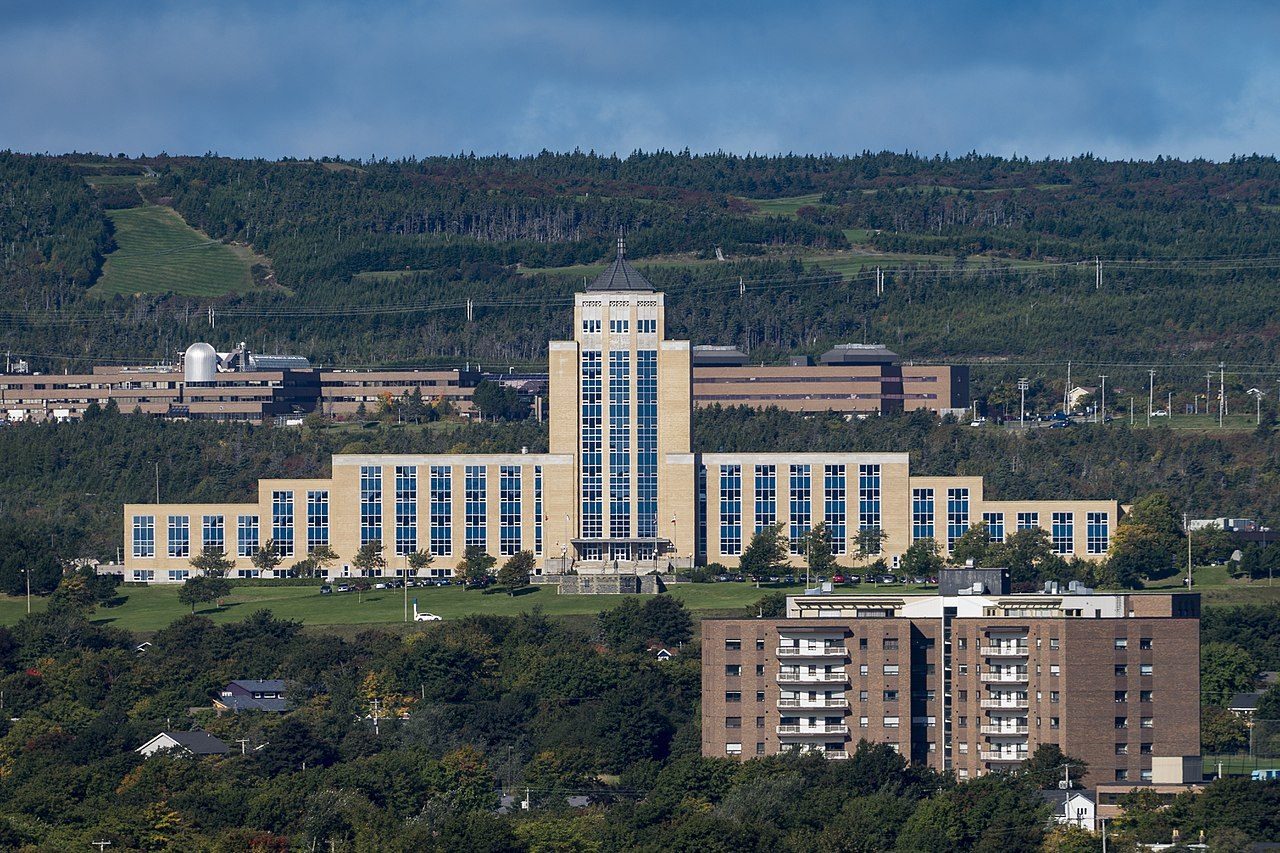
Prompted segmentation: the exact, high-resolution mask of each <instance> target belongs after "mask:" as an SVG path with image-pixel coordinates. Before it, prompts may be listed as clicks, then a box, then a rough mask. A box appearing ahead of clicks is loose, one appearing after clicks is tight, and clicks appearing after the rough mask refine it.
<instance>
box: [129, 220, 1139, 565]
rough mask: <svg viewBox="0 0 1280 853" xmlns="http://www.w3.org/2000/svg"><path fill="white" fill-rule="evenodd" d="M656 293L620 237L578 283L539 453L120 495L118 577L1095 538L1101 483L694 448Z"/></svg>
mask: <svg viewBox="0 0 1280 853" xmlns="http://www.w3.org/2000/svg"><path fill="white" fill-rule="evenodd" d="M664 311H665V307H664V300H663V294H662V293H659V292H656V291H655V290H654V288H653V286H652V285H651V284H650V283H649V282H648V281H646V280H645V279H644V277H643V276H641V275H640V274H639V273H638V272H637V271H636V270H635V269H634V268H633V267H632V266H631V265H630V264H629V263H627V261H626V260H625V258H624V256H623V253H622V249H621V245H620V246H619V254H618V257H617V259H616V260H615V261H614V262H613V263H612V264H611V265H610V267H609V268H608V269H607V270H606V271H605V272H604V273H602V274H601V275H600V276H599V277H598V278H597V279H596V280H595V281H594V282H593V283H592V284H591V285H589V286H588V287H587V289H586V291H585V292H583V293H578V294H576V296H575V300H574V310H573V339H572V340H565V341H552V342H551V343H550V347H549V358H548V361H549V367H550V389H549V407H548V414H547V417H548V420H549V429H550V445H549V450H548V452H547V453H518V454H469V455H457V454H446V455H401V456H390V455H336V456H334V457H333V466H332V475H331V476H330V477H327V478H324V479H315V480H283V479H276V480H262V481H260V482H259V486H258V494H257V495H256V496H255V498H254V499H253V500H252V501H250V502H247V503H243V504H219V505H180V504H167V505H160V506H155V505H143V504H129V505H126V506H125V509H124V531H123V535H124V546H125V566H126V580H155V581H181V580H182V579H184V578H185V577H186V576H187V573H188V572H189V568H190V567H189V564H188V561H189V559H190V557H191V556H192V555H193V554H196V553H198V552H199V551H200V550H201V549H203V548H205V547H215V548H221V549H223V550H224V552H225V553H226V554H227V555H228V556H229V557H232V558H234V559H235V563H236V569H235V572H236V573H238V574H240V575H252V574H253V572H254V569H253V568H252V565H251V563H250V557H251V556H252V555H253V553H254V552H255V551H256V550H257V549H258V548H259V547H261V546H263V545H264V544H265V543H266V542H267V541H268V540H270V541H272V542H274V543H275V545H276V546H277V548H278V550H279V552H280V554H281V556H282V557H283V558H284V564H283V565H284V566H288V565H289V564H290V563H292V562H293V561H295V560H297V559H299V558H301V557H303V556H305V555H306V554H307V553H308V551H310V550H311V549H313V548H315V547H318V546H320V545H328V546H330V547H332V548H333V549H334V550H335V551H336V552H337V553H338V554H339V556H340V558H341V562H340V563H339V564H338V565H337V566H335V567H334V569H333V571H334V572H335V573H337V574H338V575H345V574H348V573H350V572H351V571H352V569H351V568H350V561H351V558H352V557H353V556H354V555H355V553H356V551H357V550H358V549H359V548H360V547H361V545H362V544H363V543H366V542H368V541H370V540H373V539H377V540H380V541H381V542H382V543H383V544H384V546H385V547H386V556H387V561H388V569H387V571H388V572H396V573H401V572H404V571H406V566H405V563H406V560H407V556H408V555H409V554H410V553H411V552H413V551H416V550H425V551H429V552H431V553H432V554H433V555H434V556H435V561H434V563H433V565H432V567H431V569H430V572H431V573H432V574H444V575H448V574H450V573H451V572H452V570H453V567H455V566H456V565H457V564H458V563H459V561H460V560H461V559H462V556H463V552H464V550H465V549H466V547H467V546H471V545H475V546H479V547H482V548H484V549H486V550H487V551H488V552H489V553H490V554H493V555H495V556H497V557H499V558H502V557H506V556H509V555H512V554H515V553H517V552H518V551H521V550H529V551H532V552H534V554H535V555H536V556H537V557H538V558H539V566H540V568H541V569H543V570H546V571H552V572H555V571H562V570H564V569H566V568H568V567H569V566H571V565H572V566H575V567H576V568H578V569H579V570H589V569H591V568H593V567H594V568H604V567H610V568H612V567H613V566H615V565H616V566H617V567H618V568H624V567H625V568H627V569H628V570H633V569H634V570H644V571H648V570H650V569H653V568H663V569H665V568H667V567H679V566H681V565H687V564H689V563H690V562H698V563H703V562H720V563H725V564H727V565H734V564H736V563H737V561H738V558H739V556H740V555H741V553H742V550H743V548H744V547H745V546H746V544H747V543H748V542H749V541H750V539H751V536H752V534H753V533H754V532H755V531H757V530H759V529H761V528H762V527H765V526H769V525H775V524H781V525H783V527H784V531H785V532H786V534H787V535H788V537H789V538H790V540H791V541H792V543H793V545H792V561H793V562H795V563H799V562H801V561H802V547H801V545H800V544H799V543H800V540H801V538H802V536H803V534H804V533H805V532H807V531H808V530H809V529H811V528H812V527H813V526H815V525H816V524H818V523H825V524H826V526H827V529H828V531H829V533H830V536H831V545H832V550H833V552H834V555H835V557H836V559H837V561H838V562H839V563H840V564H841V565H844V566H849V565H852V564H853V563H854V551H855V541H856V537H857V533H858V531H860V530H864V529H878V530H880V531H882V532H883V533H884V535H885V538H884V543H883V555H884V556H885V557H886V558H888V559H889V560H890V561H891V562H896V561H897V559H898V558H899V557H900V556H901V555H902V553H903V552H904V551H905V550H906V549H907V547H908V546H910V545H911V543H912V542H913V541H915V540H918V539H921V538H925V537H928V538H935V539H936V540H937V541H938V542H939V544H940V545H941V546H942V547H943V549H944V550H949V549H950V548H951V546H952V545H953V544H954V542H955V541H956V539H957V538H958V537H959V536H960V535H961V534H962V533H963V532H964V531H965V530H966V529H968V527H969V526H970V525H971V524H973V523H976V522H979V521H984V522H986V523H987V525H988V530H989V531H990V533H991V535H992V536H993V537H995V538H1004V536H1005V535H1006V534H1007V533H1010V532H1012V531H1014V530H1016V529H1019V528H1034V527H1042V528H1044V529H1045V530H1046V531H1048V532H1049V534H1050V537H1051V540H1052V542H1053V546H1054V548H1055V549H1056V550H1057V551H1058V552H1059V553H1061V554H1067V555H1072V554H1074V555H1078V556H1080V557H1084V558H1091V559H1096V558H1101V557H1102V556H1103V555H1105V554H1106V552H1107V548H1108V545H1109V542H1110V536H1111V531H1112V530H1113V528H1114V526H1115V524H1116V522H1117V520H1118V516H1119V506H1118V505H1117V504H1116V502H1114V501H1069V500H1061V501H993V500H988V499H987V498H986V496H985V494H984V492H983V483H982V479H981V478H980V477H918V476H914V475H912V473H911V471H910V460H909V456H908V454H906V453H839V454H833V453H714V454H712V453H706V454H698V453H695V452H694V449H693V446H692V435H691V434H692V412H693V399H692V397H693V392H692V388H693V383H692V375H693V371H692V349H691V347H690V345H689V342H688V341H674V340H667V339H666V335H665V331H664V330H665V322H664V321H665V315H664ZM347 402H348V403H350V402H351V401H347Z"/></svg>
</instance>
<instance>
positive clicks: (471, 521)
mask: <svg viewBox="0 0 1280 853" xmlns="http://www.w3.org/2000/svg"><path fill="white" fill-rule="evenodd" d="M463 476H464V481H463V496H462V497H463V514H464V515H465V516H466V518H465V519H464V521H465V524H466V531H465V533H466V536H465V544H466V545H468V546H470V545H478V546H480V547H481V548H488V547H489V527H488V524H489V519H488V512H489V493H488V484H487V482H486V477H487V472H486V470H485V467H484V466H483V465H468V466H467V467H466V470H465V471H464V472H463Z"/></svg>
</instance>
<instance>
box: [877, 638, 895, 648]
mask: <svg viewBox="0 0 1280 853" xmlns="http://www.w3.org/2000/svg"><path fill="white" fill-rule="evenodd" d="M881 646H882V647H883V648H884V650H885V651H897V650H898V640H897V638H896V637H885V638H884V640H883V641H881Z"/></svg>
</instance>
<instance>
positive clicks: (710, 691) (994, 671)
mask: <svg viewBox="0 0 1280 853" xmlns="http://www.w3.org/2000/svg"><path fill="white" fill-rule="evenodd" d="M975 584H977V586H976V588H975ZM1008 590H1009V586H1008V573H1007V570H1002V569H995V570H991V569H986V570H982V569H979V570H972V569H970V570H948V571H946V572H944V575H943V578H942V587H941V590H940V594H938V595H890V594H874V595H858V594H838V595H833V594H822V595H805V596H794V597H791V598H789V599H788V605H787V617H786V618H783V619H715V620H713V619H709V620H706V621H704V622H703V625H702V642H703V669H702V695H703V706H702V707H703V711H702V714H703V719H702V732H703V735H702V736H703V741H702V748H703V754H704V755H707V756H725V755H729V756H742V757H745V758H750V757H753V756H757V755H772V754H775V753H778V752H782V751H787V750H816V751H818V752H821V753H822V754H824V755H826V756H827V757H828V758H831V759H842V758H847V757H848V756H849V755H850V754H851V752H852V750H853V749H854V748H855V746H856V744H857V743H858V741H859V740H867V741H871V742H881V743H888V744H891V745H892V746H893V747H894V748H895V749H897V750H898V751H899V752H901V753H902V754H903V755H904V756H907V757H909V758H910V760H911V761H913V762H919V763H924V764H928V765H930V766H932V767H935V768H937V769H939V770H954V771H955V773H956V775H957V776H959V777H960V778H971V777H974V776H978V775H981V774H983V773H990V772H1000V771H1007V770H1012V769H1015V768H1016V767H1017V765H1018V763H1019V762H1021V761H1023V760H1025V759H1026V758H1028V757H1029V756H1030V755H1031V754H1032V753H1033V752H1034V751H1035V750H1036V747H1038V746H1039V745H1040V744H1045V743H1053V744H1057V745H1058V746H1059V747H1061V749H1062V750H1063V752H1065V753H1067V754H1068V755H1071V756H1074V757H1077V758H1080V759H1083V760H1084V761H1085V762H1087V764H1088V765H1089V775H1088V781H1089V783H1090V784H1098V783H1106V782H1131V783H1134V784H1143V783H1166V782H1168V783H1184V782H1198V781H1199V780H1200V777H1199V772H1200V770H1199V755H1200V665H1199V662H1200V649H1199V616H1200V601H1199V596H1198V595H1196V594H1193V593H1172V594H1150V595H1148V594H1127V593H1126V594H1100V593H1093V592H1092V591H1089V590H1073V591H1071V592H1069V593H1067V594H1051V593H1036V594H1026V595H1011V594H1009V591H1008Z"/></svg>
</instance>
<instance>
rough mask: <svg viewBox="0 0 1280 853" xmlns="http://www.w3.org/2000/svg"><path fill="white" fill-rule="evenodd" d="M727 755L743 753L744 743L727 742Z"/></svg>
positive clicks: (725, 746)
mask: <svg viewBox="0 0 1280 853" xmlns="http://www.w3.org/2000/svg"><path fill="white" fill-rule="evenodd" d="M724 752H725V755H742V744H740V743H726V744H725V745H724Z"/></svg>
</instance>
